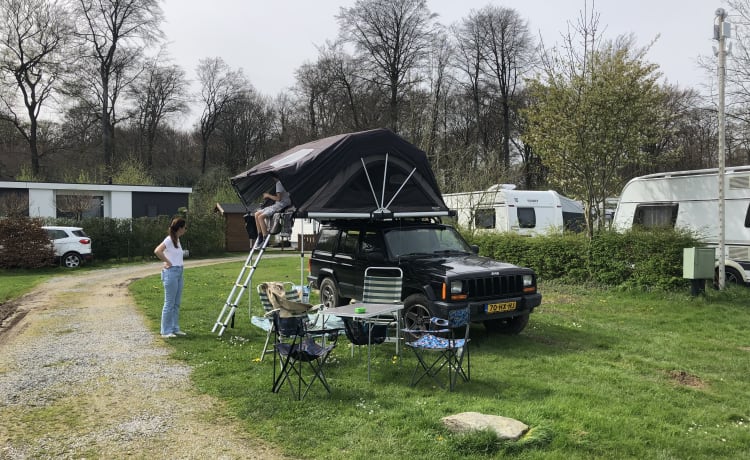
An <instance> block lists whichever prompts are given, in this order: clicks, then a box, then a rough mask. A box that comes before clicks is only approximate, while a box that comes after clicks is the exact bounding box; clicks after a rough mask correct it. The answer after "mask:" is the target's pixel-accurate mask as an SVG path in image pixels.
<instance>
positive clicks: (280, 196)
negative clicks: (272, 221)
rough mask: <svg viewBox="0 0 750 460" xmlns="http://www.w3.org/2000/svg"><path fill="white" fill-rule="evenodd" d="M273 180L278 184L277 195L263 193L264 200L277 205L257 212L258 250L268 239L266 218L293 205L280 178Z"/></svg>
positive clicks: (256, 242) (256, 244) (256, 245)
mask: <svg viewBox="0 0 750 460" xmlns="http://www.w3.org/2000/svg"><path fill="white" fill-rule="evenodd" d="M273 180H274V181H275V182H276V193H263V198H264V199H270V200H273V201H275V203H273V204H272V205H271V206H267V207H265V208H260V209H259V210H257V211H256V212H255V225H256V227H258V239H256V240H255V248H256V249H259V248H260V247H261V246H262V245H263V242H264V241H265V240H266V238H267V237H268V224H267V222H266V217H268V218H270V217H271V216H273V215H274V213H277V212H280V211H282V210H283V209H284V208H286V207H287V206H289V205H290V204H292V200H291V198H290V197H289V192H287V191H286V189H285V188H284V186H283V185H282V184H281V181H280V180H279V178H278V177H274V178H273Z"/></svg>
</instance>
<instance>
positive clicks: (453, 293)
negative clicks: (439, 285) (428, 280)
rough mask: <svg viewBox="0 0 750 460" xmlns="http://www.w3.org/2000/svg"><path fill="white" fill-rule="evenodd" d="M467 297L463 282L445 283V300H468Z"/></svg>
mask: <svg viewBox="0 0 750 460" xmlns="http://www.w3.org/2000/svg"><path fill="white" fill-rule="evenodd" d="M467 297H468V296H467V295H466V292H464V283H463V281H461V280H452V281H450V282H449V283H443V299H444V300H466V298H467Z"/></svg>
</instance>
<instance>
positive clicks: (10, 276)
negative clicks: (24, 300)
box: [0, 267, 62, 303]
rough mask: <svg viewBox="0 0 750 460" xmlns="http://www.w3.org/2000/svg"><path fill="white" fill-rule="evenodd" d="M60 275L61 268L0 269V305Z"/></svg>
mask: <svg viewBox="0 0 750 460" xmlns="http://www.w3.org/2000/svg"><path fill="white" fill-rule="evenodd" d="M61 273H62V268H59V267H52V268H45V269H38V270H23V269H13V270H10V269H0V280H2V281H1V282H0V303H3V302H6V301H8V300H11V299H14V298H16V297H20V296H22V295H23V294H25V293H27V292H29V291H31V290H32V289H33V288H34V286H36V285H38V284H39V283H41V282H43V281H44V280H47V279H49V278H51V277H53V276H56V275H58V274H61Z"/></svg>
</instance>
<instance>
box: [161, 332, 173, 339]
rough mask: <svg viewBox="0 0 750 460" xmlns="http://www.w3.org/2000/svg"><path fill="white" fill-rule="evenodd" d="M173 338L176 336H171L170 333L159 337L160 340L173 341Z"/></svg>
mask: <svg viewBox="0 0 750 460" xmlns="http://www.w3.org/2000/svg"><path fill="white" fill-rule="evenodd" d="M175 337H177V336H176V335H174V334H171V333H170V334H162V335H161V338H162V339H173V338H175Z"/></svg>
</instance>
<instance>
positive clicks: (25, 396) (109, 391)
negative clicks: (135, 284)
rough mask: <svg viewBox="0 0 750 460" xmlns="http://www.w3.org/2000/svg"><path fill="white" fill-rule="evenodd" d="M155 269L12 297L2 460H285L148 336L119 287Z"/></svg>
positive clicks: (4, 361) (92, 274) (77, 280)
mask: <svg viewBox="0 0 750 460" xmlns="http://www.w3.org/2000/svg"><path fill="white" fill-rule="evenodd" d="M225 261H227V259H222V260H219V261H218V262H225ZM212 262H214V261H191V262H188V263H186V268H189V267H191V266H196V265H203V264H207V263H212ZM159 269H160V265H159V264H155V263H153V264H148V265H146V266H142V267H136V268H133V267H127V268H117V269H108V270H96V271H89V272H81V273H78V274H73V275H67V276H60V277H56V278H54V279H51V280H50V281H48V282H45V283H44V284H42V285H40V286H39V287H38V288H37V289H35V290H34V291H33V292H32V293H30V294H28V295H26V296H24V297H23V298H22V299H20V301H19V302H18V310H19V314H17V315H16V318H20V319H18V320H17V323H16V324H14V325H13V326H12V327H10V328H8V324H10V323H12V321H11V320H6V321H4V322H3V323H5V326H4V327H5V328H6V330H4V331H1V335H0V459H27V458H29V459H30V458H34V459H37V458H76V459H78V458H123V457H130V458H180V459H192V458H195V459H198V458H200V459H204V458H226V459H234V458H263V459H274V458H282V457H281V455H280V454H279V453H278V452H277V451H276V450H274V449H273V447H272V446H268V445H267V444H265V443H264V442H262V441H260V440H257V439H253V438H251V437H249V436H248V435H247V434H246V433H245V432H244V431H243V429H242V427H241V424H240V423H241V422H239V421H237V420H235V419H232V418H230V417H228V416H227V415H226V412H225V411H224V410H223V409H222V404H221V402H220V401H218V400H216V399H215V398H211V397H208V396H205V395H200V394H198V393H197V392H196V391H195V390H194V389H193V388H192V386H191V383H190V378H189V376H190V368H189V367H187V366H185V365H184V364H182V363H179V362H177V361H175V360H172V359H170V357H169V353H170V349H169V348H168V346H166V345H165V344H164V342H163V340H162V339H161V338H159V337H157V336H156V335H155V334H154V333H153V332H151V331H150V330H149V329H148V328H147V327H146V322H145V319H144V317H143V315H142V314H141V313H140V312H139V311H138V309H137V308H136V307H135V304H134V301H133V299H132V298H131V297H130V295H129V294H128V291H127V285H128V283H129V282H130V281H132V280H133V279H138V278H141V277H143V276H148V275H151V274H155V273H158V271H159ZM0 329H1V328H0Z"/></svg>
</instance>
